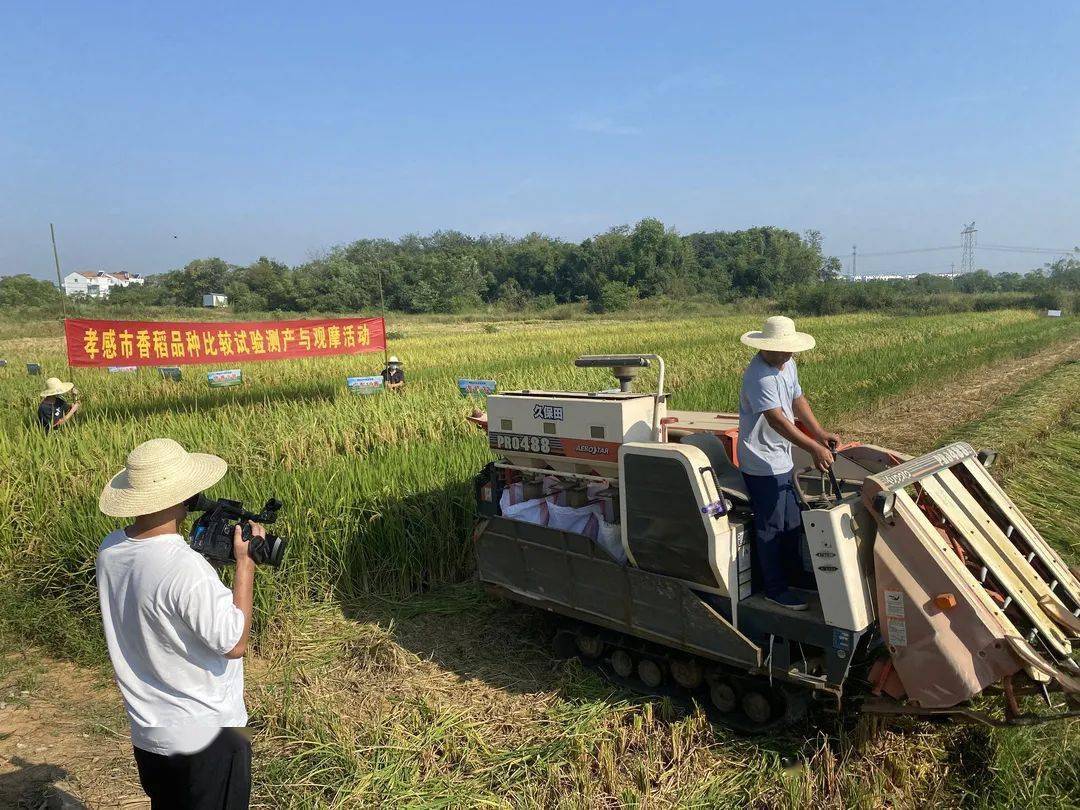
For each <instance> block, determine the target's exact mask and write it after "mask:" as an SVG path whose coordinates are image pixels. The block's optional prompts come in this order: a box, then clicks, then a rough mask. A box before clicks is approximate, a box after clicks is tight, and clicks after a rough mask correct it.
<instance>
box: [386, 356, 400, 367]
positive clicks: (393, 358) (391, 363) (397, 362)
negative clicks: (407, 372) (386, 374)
mask: <svg viewBox="0 0 1080 810" xmlns="http://www.w3.org/2000/svg"><path fill="white" fill-rule="evenodd" d="M386 364H387V365H388V366H400V365H401V361H400V360H398V359H397V355H396V354H392V355H390V359H389V360H387V361H386Z"/></svg>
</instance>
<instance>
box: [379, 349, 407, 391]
mask: <svg viewBox="0 0 1080 810" xmlns="http://www.w3.org/2000/svg"><path fill="white" fill-rule="evenodd" d="M382 378H383V384H384V385H385V386H386V387H387V388H389V389H390V390H391V391H400V390H401V389H402V388H404V387H405V369H404V368H403V364H402V362H401V361H400V360H398V358H397V355H396V354H392V355H390V359H389V360H387V361H386V368H384V369H383V370H382Z"/></svg>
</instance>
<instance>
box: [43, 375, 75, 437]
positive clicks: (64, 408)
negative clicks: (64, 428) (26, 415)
mask: <svg viewBox="0 0 1080 810" xmlns="http://www.w3.org/2000/svg"><path fill="white" fill-rule="evenodd" d="M68 394H70V396H68V397H67V398H66V399H65V395H68ZM39 396H40V397H41V404H40V405H38V411H37V418H38V424H40V425H41V427H42V428H44V430H45V432H46V433H48V432H49V431H50V430H52V429H53V428H58V427H60V426H61V425H63V424H66V423H67V422H68V421H69V420H70V419H71V417H73V416H74V415H75V412H76V411H78V410H79V403H78V402H77V401H76V399H77V397H78V396H79V392H78V390H76V388H75V383H69V382H63V381H62V380H60V379H59V378H58V377H49V379H47V380H45V390H44V391H42V392H41V393H40V395H39ZM68 400H71V401H70V402H69V401H68Z"/></svg>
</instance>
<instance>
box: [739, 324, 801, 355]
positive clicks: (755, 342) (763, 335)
mask: <svg viewBox="0 0 1080 810" xmlns="http://www.w3.org/2000/svg"><path fill="white" fill-rule="evenodd" d="M740 339H741V340H742V342H743V343H745V344H746V345H747V346H752V347H753V348H755V349H764V350H765V351H767V352H805V351H806V350H807V349H812V348H814V344H815V342H816V341H815V340H814V338H813V337H811V336H810V335H808V334H806V332H796V331H795V321H793V320H791V318H785V317H784V316H783V315H773V316H772V317H771V318H767V319H766V320H765V325H764V326H762V327H761V331H760V332H747V333H746V334H745V335H743V336H742V338H740Z"/></svg>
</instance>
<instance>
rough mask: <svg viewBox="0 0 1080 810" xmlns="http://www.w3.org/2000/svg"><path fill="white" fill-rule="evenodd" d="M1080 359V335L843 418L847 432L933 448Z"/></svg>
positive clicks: (896, 445)
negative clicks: (1038, 380) (997, 405)
mask: <svg viewBox="0 0 1080 810" xmlns="http://www.w3.org/2000/svg"><path fill="white" fill-rule="evenodd" d="M1072 360H1080V341H1072V342H1069V343H1062V344H1058V345H1056V346H1053V347H1052V348H1050V349H1047V350H1045V351H1041V352H1037V353H1036V354H1033V355H1030V356H1028V357H1021V358H1018V359H1015V360H1007V361H1005V362H1003V363H998V364H997V365H994V366H989V367H983V368H978V369H974V370H972V371H968V372H966V373H960V374H958V375H957V376H956V377H955V378H953V379H952V380H950V381H948V382H946V383H941V384H938V385H935V386H933V387H928V388H920V389H918V390H915V391H910V392H908V393H907V394H906V395H905V396H903V397H899V398H897V399H894V400H890V401H888V402H886V403H883V404H882V405H879V406H878V407H877V408H874V409H872V410H870V411H868V412H864V413H860V414H852V415H850V416H847V417H845V418H843V419H842V420H841V421H840V424H839V425H838V426H837V427H836V430H838V431H839V432H840V434H841V435H842V436H844V437H845V438H852V439H858V440H860V441H863V442H869V443H871V444H879V445H882V446H884V447H890V448H892V449H894V450H902V451H905V452H910V453H918V452H923V451H926V450H930V449H933V445H934V444H935V443H936V442H937V439H938V437H939V436H944V435H945V434H946V433H948V432H949V431H950V430H953V429H955V428H958V427H961V426H963V425H966V424H967V423H968V422H971V421H974V420H975V419H978V418H979V416H980V415H982V414H983V413H985V412H986V410H987V409H988V408H990V407H991V406H993V405H994V404H995V403H997V402H998V401H1000V400H1002V399H1004V398H1005V397H1007V396H1010V395H1011V394H1014V393H1016V391H1018V390H1019V389H1020V388H1021V387H1022V386H1023V385H1025V384H1026V383H1028V382H1031V381H1032V380H1034V379H1036V378H1037V377H1041V376H1042V375H1044V374H1046V373H1047V372H1048V371H1049V370H1050V369H1052V368H1054V367H1055V366H1058V365H1061V364H1062V363H1067V362H1069V361H1072Z"/></svg>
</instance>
